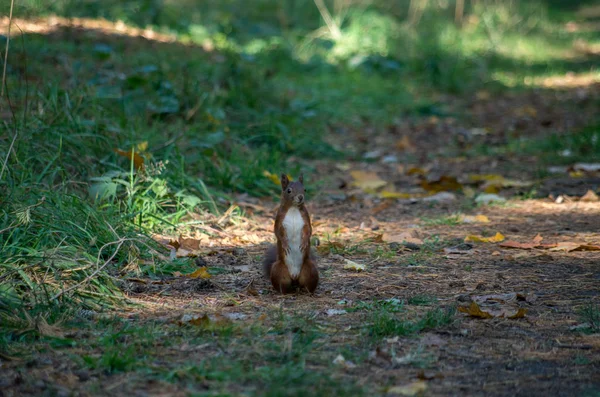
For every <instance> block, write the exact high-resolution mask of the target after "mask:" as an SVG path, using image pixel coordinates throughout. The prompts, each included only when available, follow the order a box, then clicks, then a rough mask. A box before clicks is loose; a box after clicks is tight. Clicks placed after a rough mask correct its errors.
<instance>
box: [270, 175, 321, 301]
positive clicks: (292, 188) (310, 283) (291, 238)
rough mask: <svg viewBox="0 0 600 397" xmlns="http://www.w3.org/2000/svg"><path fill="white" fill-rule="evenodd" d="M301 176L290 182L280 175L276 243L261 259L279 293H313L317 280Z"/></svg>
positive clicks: (317, 274) (317, 273)
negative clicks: (300, 291)
mask: <svg viewBox="0 0 600 397" xmlns="http://www.w3.org/2000/svg"><path fill="white" fill-rule="evenodd" d="M304 199H305V189H304V176H303V175H302V174H300V176H299V177H298V181H296V182H290V180H289V179H288V177H287V175H285V174H281V203H280V205H279V209H278V210H277V216H276V217H275V228H274V231H275V237H276V238H277V244H276V245H271V246H270V247H269V248H268V250H267V252H266V253H265V257H264V260H263V270H264V273H265V277H267V278H268V279H270V280H271V284H273V288H275V290H276V291H279V292H281V293H282V294H285V293H290V292H294V291H295V290H296V289H297V288H300V289H306V290H307V291H308V292H310V293H313V292H314V291H315V290H316V289H317V284H318V283H319V271H318V270H317V267H316V265H315V255H314V253H313V251H312V250H311V246H310V237H311V235H312V226H311V223H310V215H309V214H308V210H307V209H306V206H305V205H304Z"/></svg>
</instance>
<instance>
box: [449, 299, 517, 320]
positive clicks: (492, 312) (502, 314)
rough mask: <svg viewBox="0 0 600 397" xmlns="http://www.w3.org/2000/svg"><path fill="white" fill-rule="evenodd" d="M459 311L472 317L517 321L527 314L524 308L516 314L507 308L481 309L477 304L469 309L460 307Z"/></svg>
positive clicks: (472, 303)
mask: <svg viewBox="0 0 600 397" xmlns="http://www.w3.org/2000/svg"><path fill="white" fill-rule="evenodd" d="M491 296H493V295H489V296H488V297H491ZM484 297H485V296H484ZM497 297H503V295H497ZM458 311H459V312H462V313H466V314H468V315H469V316H471V317H476V318H484V319H487V318H493V317H499V318H510V319H517V318H523V317H525V314H526V313H527V309H523V308H519V309H517V311H516V312H513V311H514V309H511V308H505V307H485V308H481V307H480V306H479V305H478V304H477V303H476V302H471V305H470V306H469V307H462V306H459V307H458ZM510 312H513V313H512V314H509V313H510Z"/></svg>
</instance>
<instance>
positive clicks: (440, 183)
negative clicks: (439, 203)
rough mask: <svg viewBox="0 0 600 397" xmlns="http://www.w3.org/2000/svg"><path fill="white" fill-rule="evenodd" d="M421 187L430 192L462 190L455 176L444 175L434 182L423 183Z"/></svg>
mask: <svg viewBox="0 0 600 397" xmlns="http://www.w3.org/2000/svg"><path fill="white" fill-rule="evenodd" d="M421 187H422V188H423V189H425V190H427V191H428V192H435V193H439V192H447V191H451V190H460V189H462V184H461V183H460V182H458V180H457V179H456V178H455V177H453V176H447V175H443V176H441V177H440V178H439V179H437V180H434V181H421Z"/></svg>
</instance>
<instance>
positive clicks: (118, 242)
mask: <svg viewBox="0 0 600 397" xmlns="http://www.w3.org/2000/svg"><path fill="white" fill-rule="evenodd" d="M128 240H131V239H129V238H121V239H119V240H117V241H112V242H110V243H106V244H104V245H103V246H102V247H100V251H98V257H97V260H96V263H99V262H100V255H101V254H102V250H104V248H106V247H108V246H109V245H114V244H118V245H117V248H116V249H115V252H113V254H112V255H111V256H110V258H108V259H107V260H106V261H105V262H104V263H103V264H102V266H99V267H98V268H97V269H96V270H95V271H94V272H92V274H90V275H89V276H87V277H86V278H85V279H83V281H81V282H79V283H77V284H75V285H72V286H71V287H69V288H67V289H65V290H62V291H60V292H59V293H57V294H56V295H54V296H53V297H52V298H51V299H50V300H55V299H57V298H59V297H60V296H61V295H64V294H66V293H67V292H69V291H72V290H74V289H75V288H78V287H80V286H82V285H83V284H85V283H87V282H88V281H90V280H91V279H92V278H94V276H96V274H98V273H100V271H102V269H104V268H105V267H106V266H108V264H109V263H110V262H111V261H112V260H113V258H114V257H115V256H116V255H117V254H118V253H119V251H120V250H121V247H122V246H123V244H124V243H125V242H126V241H128Z"/></svg>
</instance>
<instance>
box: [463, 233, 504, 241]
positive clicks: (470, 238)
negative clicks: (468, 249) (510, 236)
mask: <svg viewBox="0 0 600 397" xmlns="http://www.w3.org/2000/svg"><path fill="white" fill-rule="evenodd" d="M504 238H505V237H504V235H503V234H502V233H500V232H496V235H495V236H494V237H483V236H476V235H474V234H469V235H468V236H467V237H465V242H466V243H468V242H474V243H498V242H500V241H504Z"/></svg>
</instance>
